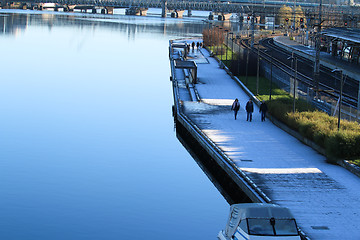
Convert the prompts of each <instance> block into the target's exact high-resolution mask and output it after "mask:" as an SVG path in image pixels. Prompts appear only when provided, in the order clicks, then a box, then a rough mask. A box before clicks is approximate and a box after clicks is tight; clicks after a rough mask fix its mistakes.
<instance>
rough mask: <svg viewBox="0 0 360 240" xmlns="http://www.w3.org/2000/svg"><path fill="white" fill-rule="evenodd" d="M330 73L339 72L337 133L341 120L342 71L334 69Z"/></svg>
mask: <svg viewBox="0 0 360 240" xmlns="http://www.w3.org/2000/svg"><path fill="white" fill-rule="evenodd" d="M331 72H340V73H341V78H340V97H339V109H338V110H339V113H338V131H339V130H340V119H341V101H342V92H343V70H342V69H334V70H332V71H331Z"/></svg>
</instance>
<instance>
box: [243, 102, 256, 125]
mask: <svg viewBox="0 0 360 240" xmlns="http://www.w3.org/2000/svg"><path fill="white" fill-rule="evenodd" d="M245 108H246V121H249V120H250V122H251V120H252V113H253V112H254V104H253V102H252V100H251V99H249V101H248V102H247V103H246V107H245Z"/></svg>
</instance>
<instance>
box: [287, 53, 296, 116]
mask: <svg viewBox="0 0 360 240" xmlns="http://www.w3.org/2000/svg"><path fill="white" fill-rule="evenodd" d="M288 60H291V68H293V61H294V60H295V73H294V75H295V76H294V91H293V94H294V99H293V112H295V99H296V77H297V57H294V53H293V54H292V56H291V57H288Z"/></svg>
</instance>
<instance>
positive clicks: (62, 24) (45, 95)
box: [0, 10, 228, 240]
mask: <svg viewBox="0 0 360 240" xmlns="http://www.w3.org/2000/svg"><path fill="white" fill-rule="evenodd" d="M203 27H204V23H203V22H202V20H201V19H200V18H192V19H183V20H181V19H171V18H166V19H162V18H160V17H158V16H147V17H134V16H124V15H112V16H110V15H108V16H104V15H103V16H101V15H99V14H97V15H96V16H95V15H91V14H82V13H68V14H64V13H55V12H45V11H44V12H40V11H22V10H0V52H1V81H0V113H1V117H0V193H1V197H0V213H1V214H0V239H5V240H18V239H21V240H22V239H26V240H32V239H34V240H35V239H36V240H43V239H52V240H56V239H67V240H71V239H77V240H81V239H102V240H110V239H172V240H176V239H179V240H180V239H181V240H184V239H216V235H217V233H218V231H219V230H220V229H223V228H224V226H225V224H226V219H227V215H228V204H227V202H226V201H225V199H224V198H223V197H222V195H221V194H220V193H219V192H218V190H217V189H216V188H215V187H214V185H213V184H212V183H211V181H210V180H209V179H208V178H207V176H206V175H205V173H204V172H202V170H201V169H200V168H199V166H198V165H197V164H196V162H195V161H194V159H192V158H191V156H190V154H189V153H188V152H187V151H186V149H185V148H184V147H183V146H182V145H181V143H180V142H179V140H178V139H177V138H176V134H175V130H174V120H173V117H172V113H171V106H172V104H173V96H172V88H171V82H170V81H169V76H170V70H169V59H168V41H169V40H170V39H176V38H181V37H193V36H200V33H201V31H202V28H203Z"/></svg>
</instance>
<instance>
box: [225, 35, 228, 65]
mask: <svg viewBox="0 0 360 240" xmlns="http://www.w3.org/2000/svg"><path fill="white" fill-rule="evenodd" d="M225 32H226V48H225V51H226V61H227V56H228V51H227V45H228V42H229V29H225Z"/></svg>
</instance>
